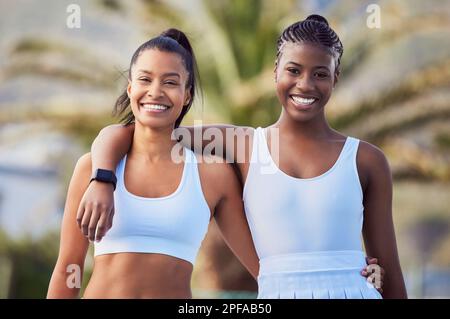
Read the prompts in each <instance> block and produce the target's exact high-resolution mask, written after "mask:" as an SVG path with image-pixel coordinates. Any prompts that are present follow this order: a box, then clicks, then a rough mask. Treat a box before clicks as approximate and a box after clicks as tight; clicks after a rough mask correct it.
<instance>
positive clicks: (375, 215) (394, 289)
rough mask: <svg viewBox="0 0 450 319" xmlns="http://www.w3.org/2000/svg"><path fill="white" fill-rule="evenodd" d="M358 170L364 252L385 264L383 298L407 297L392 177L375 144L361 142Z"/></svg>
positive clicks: (384, 158)
mask: <svg viewBox="0 0 450 319" xmlns="http://www.w3.org/2000/svg"><path fill="white" fill-rule="evenodd" d="M357 158H358V159H357V162H358V171H359V172H360V177H361V184H362V186H363V192H364V200H363V203H364V224H363V237H364V244H365V248H366V253H367V255H369V256H376V257H377V259H378V263H379V264H380V265H381V266H382V267H383V268H384V270H385V271H386V272H385V275H384V283H383V298H407V293H406V288H405V283H404V280H403V275H402V270H401V267H400V260H399V257H398V251H397V243H396V239H395V230H394V223H393V219H392V177H391V171H390V168H389V164H388V161H387V159H386V157H385V156H384V154H383V152H382V151H381V150H380V149H378V148H376V147H375V146H373V145H371V144H369V143H365V142H361V143H360V147H359V151H358V157H357Z"/></svg>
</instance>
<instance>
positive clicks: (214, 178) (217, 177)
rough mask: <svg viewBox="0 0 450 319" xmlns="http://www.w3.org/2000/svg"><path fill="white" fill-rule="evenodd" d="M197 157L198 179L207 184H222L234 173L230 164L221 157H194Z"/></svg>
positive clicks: (197, 155)
mask: <svg viewBox="0 0 450 319" xmlns="http://www.w3.org/2000/svg"><path fill="white" fill-rule="evenodd" d="M195 156H196V157H197V162H198V168H199V173H200V178H201V179H205V181H207V182H214V183H216V184H222V183H223V182H224V181H226V180H227V179H228V178H233V177H234V175H235V173H234V170H233V167H232V166H231V164H230V163H227V162H226V160H225V159H224V158H222V157H219V156H215V155H203V156H202V155H199V154H196V155H195Z"/></svg>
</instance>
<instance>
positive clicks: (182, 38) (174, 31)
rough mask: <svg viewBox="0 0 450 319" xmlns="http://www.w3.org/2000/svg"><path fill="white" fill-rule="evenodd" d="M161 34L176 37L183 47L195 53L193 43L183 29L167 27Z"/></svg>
mask: <svg viewBox="0 0 450 319" xmlns="http://www.w3.org/2000/svg"><path fill="white" fill-rule="evenodd" d="M161 36H163V37H168V38H171V39H174V40H175V41H177V42H178V43H179V44H180V45H181V46H182V47H183V48H185V49H186V51H188V52H189V53H190V54H191V55H192V54H193V52H192V47H191V44H190V43H189V40H188V38H187V36H186V35H185V34H184V33H183V32H182V31H180V30H178V29H174V28H171V29H167V30H166V31H164V32H162V33H161Z"/></svg>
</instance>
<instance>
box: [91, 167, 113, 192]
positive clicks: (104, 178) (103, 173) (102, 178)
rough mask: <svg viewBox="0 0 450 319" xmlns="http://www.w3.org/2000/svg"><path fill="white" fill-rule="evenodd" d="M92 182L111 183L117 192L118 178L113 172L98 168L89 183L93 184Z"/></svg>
mask: <svg viewBox="0 0 450 319" xmlns="http://www.w3.org/2000/svg"><path fill="white" fill-rule="evenodd" d="M92 181H98V182H102V183H111V184H113V187H114V190H116V184H117V178H116V174H114V172H113V171H110V170H107V169H101V168H98V169H96V170H95V172H94V174H93V175H92V178H91V181H90V182H89V183H91V182H92Z"/></svg>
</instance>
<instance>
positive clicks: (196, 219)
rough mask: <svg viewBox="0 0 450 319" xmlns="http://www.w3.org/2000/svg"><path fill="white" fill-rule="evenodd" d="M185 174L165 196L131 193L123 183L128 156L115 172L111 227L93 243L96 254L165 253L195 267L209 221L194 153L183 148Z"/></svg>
mask: <svg viewBox="0 0 450 319" xmlns="http://www.w3.org/2000/svg"><path fill="white" fill-rule="evenodd" d="M184 154H185V161H184V169H183V175H182V178H181V182H180V184H179V185H178V188H177V190H176V191H175V192H174V193H172V194H170V195H168V196H165V197H159V198H147V197H140V196H136V195H134V194H131V193H130V192H128V191H127V189H126V188H125V184H124V171H125V164H126V160H127V156H125V157H124V158H123V159H122V160H121V161H120V163H119V165H118V166H117V169H116V175H117V188H116V191H115V193H114V205H115V214H114V221H113V226H112V228H111V229H110V230H109V231H108V232H107V233H106V235H105V236H104V237H103V239H102V240H101V241H100V242H98V243H97V242H96V243H94V248H95V252H94V255H95V256H98V255H103V254H112V253H122V252H135V253H157V254H166V255H170V256H173V257H177V258H181V259H184V260H186V261H188V262H190V263H192V264H194V261H195V258H196V256H197V253H198V250H199V248H200V245H201V242H202V241H203V239H204V237H205V234H206V231H207V229H208V224H209V220H210V215H211V213H210V210H209V206H208V204H207V202H206V200H205V197H204V195H203V191H202V188H201V183H200V177H199V173H198V164H197V159H196V157H195V154H194V153H193V152H192V151H191V150H189V149H187V148H184Z"/></svg>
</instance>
